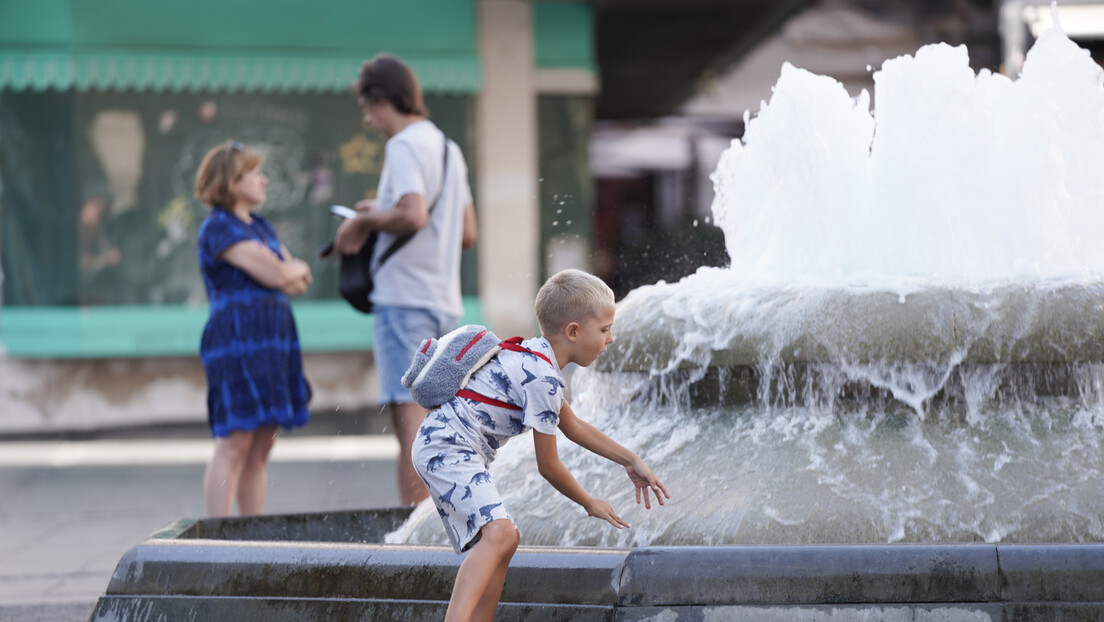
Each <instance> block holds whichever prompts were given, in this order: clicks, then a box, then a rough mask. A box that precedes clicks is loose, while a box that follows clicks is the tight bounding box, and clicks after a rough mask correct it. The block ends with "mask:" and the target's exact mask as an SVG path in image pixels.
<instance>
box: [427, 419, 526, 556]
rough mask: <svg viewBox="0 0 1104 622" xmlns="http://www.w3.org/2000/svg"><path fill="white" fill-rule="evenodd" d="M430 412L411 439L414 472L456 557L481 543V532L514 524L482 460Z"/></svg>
mask: <svg viewBox="0 0 1104 622" xmlns="http://www.w3.org/2000/svg"><path fill="white" fill-rule="evenodd" d="M434 414H435V412H431V413H430V414H429V416H427V417H426V423H425V424H423V425H422V427H421V428H419V430H418V436H417V437H415V439H414V447H413V455H412V458H413V461H414V468H415V469H417V471H418V474H419V475H421V476H422V481H424V482H425V485H426V487H427V488H429V496H430V498H432V499H433V503H434V504H435V505H436V506H437V513H438V514H439V515H440V516H441V521H442V522H444V524H445V532H446V533H448V538H449V541H450V542H452V546H453V548H455V549H456V552H457V553H462V552H464V551H466V550H468V549H469V548H471V546H472V545H473V544H475V543H476V542H478V541H479V536H480V533H479V530H480V529H482V528H483V526H484V525H486V524H487V523H489V522H491V521H493V520H498V519H500V518H504V519H506V520H509V521H511V522H512V520H513V519H511V518H510V514H509V513H508V512H507V511H506V508H505V507H504V506H503V505H502V496H501V495H499V493H498V489H497V488H495V486H494V484H492V483H491V474H490V472H489V471H488V470H487V466H488V465H487V464H486V463H485V462H483V458H482V457H481V456H480V455H479V454H478V453H476V452H475V451H474V450H472V448H471V447H470V446H469V445H468V443H467V441H465V440H464V438H463V437H461V436H459V435H458V434H457V433H456V432H454V431H453V430H452V428H450V427H448V426H442V425H441V423H440V422H439V421H437V420H436V419H435V418H434V417H433V415H434Z"/></svg>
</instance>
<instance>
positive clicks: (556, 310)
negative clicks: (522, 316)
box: [534, 269, 615, 335]
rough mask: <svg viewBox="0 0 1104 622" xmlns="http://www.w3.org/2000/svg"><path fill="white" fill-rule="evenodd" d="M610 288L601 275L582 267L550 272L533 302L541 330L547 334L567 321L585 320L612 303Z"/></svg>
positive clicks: (580, 321)
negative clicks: (590, 272) (580, 268)
mask: <svg viewBox="0 0 1104 622" xmlns="http://www.w3.org/2000/svg"><path fill="white" fill-rule="evenodd" d="M614 302H615V301H614V295H613V290H612V289H610V288H609V286H608V285H606V284H605V283H604V282H603V281H602V279H600V278H598V277H596V276H594V275H593V274H588V273H586V272H583V271H582V270H575V269H570V270H563V271H560V272H557V273H556V274H553V275H552V276H551V277H549V279H548V280H547V281H545V282H544V285H542V286H541V288H540V291H538V292H537V301H536V303H535V304H534V307H535V308H536V312H537V322H538V323H539V324H540V329H541V332H542V333H544V334H545V335H551V334H553V333H555V332H556V331H558V330H559V329H561V328H563V327H564V326H567V325H568V324H570V323H571V322H579V323H582V322H585V321H586V320H589V319H593V318H595V317H597V316H598V313H600V312H601V311H602V310H603V309H606V308H608V307H612V306H613V305H614Z"/></svg>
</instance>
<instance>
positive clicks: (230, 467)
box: [203, 430, 253, 516]
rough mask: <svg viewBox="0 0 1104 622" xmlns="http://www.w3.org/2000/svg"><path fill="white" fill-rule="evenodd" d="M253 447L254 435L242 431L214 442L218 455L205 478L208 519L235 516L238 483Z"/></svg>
mask: <svg viewBox="0 0 1104 622" xmlns="http://www.w3.org/2000/svg"><path fill="white" fill-rule="evenodd" d="M252 445H253V433H252V432H243V431H240V430H235V431H234V432H231V433H230V436H226V437H218V438H216V439H215V453H214V455H212V456H211V461H210V462H208V463H207V470H206V471H205V472H204V474H203V500H204V502H205V503H206V505H207V515H208V516H229V515H230V514H231V513H232V512H233V510H234V498H235V497H236V496H237V494H238V482H239V481H240V480H241V473H242V468H243V467H244V466H245V461H246V458H247V457H248V456H249V449H250V447H251V446H252Z"/></svg>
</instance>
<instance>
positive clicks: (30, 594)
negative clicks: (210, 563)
mask: <svg viewBox="0 0 1104 622" xmlns="http://www.w3.org/2000/svg"><path fill="white" fill-rule="evenodd" d="M346 429H348V426H346ZM365 431H371V432H383V431H384V430H383V429H382V426H381V425H375V426H374V429H368V428H365V427H364V426H358V427H357V429H356V432H358V433H356V434H351V435H350V434H342V433H341V432H342V430H341V429H339V428H338V427H336V426H333V425H328V424H327V423H325V422H321V423H320V424H319V425H314V424H312V425H311V426H308V427H307V428H306V429H304V431H303V432H302V433H298V434H287V435H284V436H283V437H281V439H280V440H279V441H278V442H277V444H276V449H275V451H274V453H273V456H272V465H271V467H270V470H269V493H268V495H269V496H268V502H267V505H266V511H267V512H269V513H273V514H283V513H296V512H315V511H325V510H344V509H363V508H377V507H390V506H394V505H396V504H397V503H398V491H397V488H396V486H395V455H396V453H397V452H398V446H397V444H396V443H395V441H394V439H393V437H392V436H390V435H387V434H364V433H363V432H365ZM86 436H88V435H86ZM93 436H98V438H85V439H78V440H73V439H47V438H36V439H30V438H22V439H0V622H7V621H12V622H47V621H48V622H70V621H72V622H76V621H78V620H79V621H81V622H84V621H86V620H88V617H89V615H90V614H91V612H92V608H93V606H94V605H95V603H96V600H97V599H98V597H99V595H100V594H102V593H103V591H104V588H106V587H107V582H108V579H109V578H110V576H111V573H112V572H114V570H115V565H116V564H117V563H118V561H119V558H121V557H122V555H123V554H124V553H125V552H126V551H127V550H129V549H130V548H131V547H132V546H134V545H135V544H137V543H139V542H141V541H142V540H143V539H144V538H145V537H146V536H147V535H149V534H150V533H152V532H154V531H156V530H157V529H158V528H160V527H162V526H164V525H166V524H168V523H170V522H172V521H174V520H176V519H179V518H185V517H200V516H202V515H203V497H202V475H203V468H204V466H205V464H206V461H207V459H208V457H209V456H210V454H211V441H210V439H209V437H207V436H206V431H205V429H202V428H194V427H193V428H187V427H185V428H178V429H173V430H171V431H168V432H166V433H158V431H157V430H145V431H140V432H135V431H116V432H115V433H112V434H96V435H93Z"/></svg>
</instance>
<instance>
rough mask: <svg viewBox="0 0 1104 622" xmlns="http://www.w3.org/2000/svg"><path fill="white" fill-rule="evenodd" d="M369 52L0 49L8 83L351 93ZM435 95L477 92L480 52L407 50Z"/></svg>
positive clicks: (0, 79) (18, 87)
mask: <svg viewBox="0 0 1104 622" xmlns="http://www.w3.org/2000/svg"><path fill="white" fill-rule="evenodd" d="M367 58H369V56H367V55H360V56H335V55H324V54H297V55H293V54H287V53H271V54H255V53H252V54H240V53H236V52H235V53H223V54H220V53H219V52H217V51H205V52H202V53H192V54H172V53H163V52H159V51H148V50H126V51H114V52H106V51H89V52H68V53H67V52H60V51H28V50H18V51H13V50H10V49H7V50H4V49H0V88H8V89H12V90H15V91H22V90H27V89H30V90H35V91H42V90H46V89H57V90H65V89H70V88H75V89H77V90H119V91H129V90H133V91H220V92H246V93H249V92H277V93H281V92H320V91H347V90H349V85H350V83H352V81H353V79H354V78H355V77H356V75H357V70H358V68H359V67H360V65H361V63H363V62H364V61H365V60H366V59H367ZM403 60H405V61H406V62H407V63H408V64H410V66H411V68H413V69H414V71H415V72H416V73H417V74H418V79H419V80H420V81H421V84H422V88H423V89H424V90H425V91H427V92H438V93H474V92H476V91H478V89H479V85H480V68H479V61H478V59H477V58H476V57H475V56H474V55H471V56H452V57H448V58H419V57H416V56H410V55H403Z"/></svg>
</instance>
